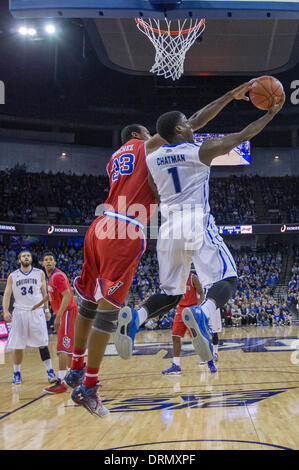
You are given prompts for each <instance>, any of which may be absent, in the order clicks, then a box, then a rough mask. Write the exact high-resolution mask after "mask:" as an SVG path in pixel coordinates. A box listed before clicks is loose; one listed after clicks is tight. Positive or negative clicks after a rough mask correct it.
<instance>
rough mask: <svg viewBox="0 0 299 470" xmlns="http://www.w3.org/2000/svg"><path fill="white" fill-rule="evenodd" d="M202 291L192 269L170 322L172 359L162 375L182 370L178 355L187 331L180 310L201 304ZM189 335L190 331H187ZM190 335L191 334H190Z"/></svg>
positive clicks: (176, 373) (173, 373) (202, 298)
mask: <svg viewBox="0 0 299 470" xmlns="http://www.w3.org/2000/svg"><path fill="white" fill-rule="evenodd" d="M204 297H205V296H204V292H203V288H202V286H201V283H200V282H199V279H198V277H197V276H196V274H195V273H193V272H192V271H191V272H190V274H189V277H188V281H187V285H186V292H185V294H184V295H183V297H182V299H181V301H180V303H179V304H178V306H177V310H176V312H175V316H174V320H173V324H172V344H173V361H172V365H171V367H170V368H169V369H166V370H163V371H162V374H163V375H179V374H181V372H182V370H181V367H180V355H181V340H182V339H183V338H184V336H185V333H186V331H187V327H186V325H185V323H184V322H183V319H182V311H183V310H184V308H185V307H191V306H193V305H197V304H201V303H202V302H203V300H204ZM189 335H190V332H189ZM190 337H191V335H190Z"/></svg>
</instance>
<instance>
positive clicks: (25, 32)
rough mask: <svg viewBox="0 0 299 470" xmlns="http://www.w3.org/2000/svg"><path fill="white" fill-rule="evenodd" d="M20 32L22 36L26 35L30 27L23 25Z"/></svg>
mask: <svg viewBox="0 0 299 470" xmlns="http://www.w3.org/2000/svg"><path fill="white" fill-rule="evenodd" d="M19 33H20V34H21V35H22V36H26V35H27V34H28V29H27V28H26V27H25V26H21V28H19Z"/></svg>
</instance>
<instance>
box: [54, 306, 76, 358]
mask: <svg viewBox="0 0 299 470" xmlns="http://www.w3.org/2000/svg"><path fill="white" fill-rule="evenodd" d="M77 315H78V307H77V306H76V307H74V308H71V309H70V310H66V311H65V312H63V314H62V317H61V322H60V326H59V329H58V331H57V352H65V353H68V354H72V353H73V349H74V329H75V321H76V318H77Z"/></svg>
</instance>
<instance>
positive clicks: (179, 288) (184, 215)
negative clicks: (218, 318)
mask: <svg viewBox="0 0 299 470" xmlns="http://www.w3.org/2000/svg"><path fill="white" fill-rule="evenodd" d="M250 86H251V82H248V84H247V88H246V87H244V90H245V89H246V91H249V89H250ZM284 101H285V96H283V98H282V99H281V101H280V103H276V100H274V102H273V104H272V106H271V108H270V109H269V110H268V111H267V113H265V114H264V115H263V116H262V117H261V118H259V119H257V120H256V121H254V122H252V123H251V124H249V125H248V126H247V127H245V128H244V129H243V130H242V131H240V132H237V133H233V134H229V135H226V136H225V137H223V138H221V139H209V140H206V141H204V142H203V143H201V144H196V143H195V142H194V136H193V129H192V127H191V126H190V122H189V121H188V120H187V119H186V117H185V116H184V115H183V114H182V113H181V112H180V111H171V112H169V113H165V114H163V115H162V116H160V118H159V119H158V121H157V126H156V129H157V132H158V133H159V134H160V135H161V137H163V138H164V139H165V140H166V141H167V142H168V144H167V145H163V146H162V147H161V148H160V149H159V150H158V151H156V152H153V153H152V154H150V155H149V156H148V157H147V165H148V169H149V182H150V185H151V187H152V188H153V191H154V192H155V193H156V194H157V195H158V196H157V197H159V198H160V203H161V212H162V216H163V212H164V221H163V222H162V225H161V228H160V231H159V237H158V242H157V255H158V263H159V276H160V288H161V291H162V292H163V294H156V295H153V296H151V297H150V298H149V299H147V301H146V302H145V303H144V305H143V306H142V307H141V308H140V309H139V310H138V311H136V310H134V309H131V308H129V307H125V308H124V309H122V310H121V311H120V314H119V321H118V328H117V331H116V335H115V346H116V349H117V351H118V353H119V355H120V356H121V357H122V358H124V359H128V358H130V357H131V355H132V352H133V347H134V338H135V335H136V332H137V331H138V329H139V327H140V325H141V324H142V323H143V322H144V321H146V319H147V318H151V317H155V316H157V314H163V313H164V312H165V309H166V311H168V310H169V308H170V306H171V305H172V303H175V302H176V303H177V302H178V301H179V300H180V299H181V296H182V295H183V294H184V292H185V286H186V281H187V278H188V274H189V272H190V266H191V263H192V262H193V263H194V266H195V269H196V272H197V273H198V274H199V273H200V278H201V282H202V285H203V287H205V286H211V287H210V288H209V290H208V292H207V296H206V301H205V303H204V305H203V306H201V307H199V306H196V307H189V308H188V307H187V308H185V309H184V311H183V313H182V315H183V320H184V323H185V324H186V326H187V327H188V328H189V330H190V331H191V334H192V341H193V346H194V349H195V350H196V351H197V353H198V354H199V356H200V357H201V358H202V359H204V360H212V344H211V336H210V334H209V331H208V319H211V318H213V317H215V315H216V311H217V309H219V308H220V307H222V306H223V305H224V304H225V303H226V302H227V301H228V299H229V298H231V296H232V295H233V294H234V292H235V290H236V288H237V270H236V266H235V262H234V260H233V258H232V255H231V254H230V252H229V250H228V248H227V246H226V245H225V243H224V241H223V239H222V238H221V237H220V236H219V233H218V230H217V227H216V225H215V221H214V218H213V216H212V215H211V213H210V208H209V202H208V189H209V175H210V165H211V163H212V161H213V159H214V158H216V157H217V156H219V155H225V154H226V153H228V152H229V151H231V150H232V149H233V148H234V147H235V146H237V145H239V144H241V143H242V142H244V141H246V140H249V139H251V138H253V137H254V136H255V135H257V134H258V133H260V132H261V131H262V130H263V129H264V127H265V126H266V125H267V124H268V123H269V122H270V121H271V120H272V119H273V118H274V116H275V115H276V114H277V113H278V112H279V111H280V109H281V108H282V106H283V104H284ZM186 207H187V208H188V211H187V212H184V208H186ZM170 209H172V210H170ZM190 222H191V223H193V225H194V226H195V227H196V230H195V231H194V230H193V229H192V230H191V229H190V230H189V231H187V230H185V227H186V226H188V227H189V228H190ZM178 232H180V233H181V234H182V236H181V237H177V236H176V234H177V233H178Z"/></svg>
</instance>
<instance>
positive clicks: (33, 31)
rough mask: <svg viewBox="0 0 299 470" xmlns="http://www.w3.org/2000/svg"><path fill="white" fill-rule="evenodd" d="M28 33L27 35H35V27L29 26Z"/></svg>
mask: <svg viewBox="0 0 299 470" xmlns="http://www.w3.org/2000/svg"><path fill="white" fill-rule="evenodd" d="M28 34H29V36H35V35H36V29H34V28H29V29H28Z"/></svg>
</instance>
